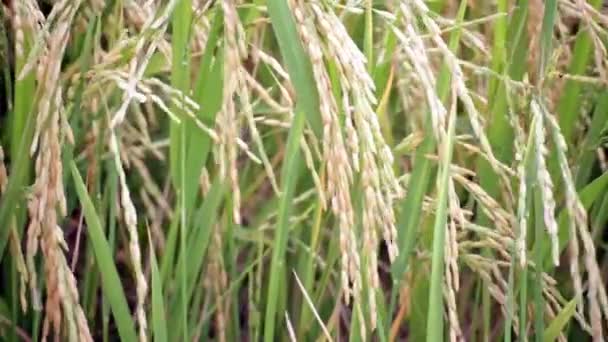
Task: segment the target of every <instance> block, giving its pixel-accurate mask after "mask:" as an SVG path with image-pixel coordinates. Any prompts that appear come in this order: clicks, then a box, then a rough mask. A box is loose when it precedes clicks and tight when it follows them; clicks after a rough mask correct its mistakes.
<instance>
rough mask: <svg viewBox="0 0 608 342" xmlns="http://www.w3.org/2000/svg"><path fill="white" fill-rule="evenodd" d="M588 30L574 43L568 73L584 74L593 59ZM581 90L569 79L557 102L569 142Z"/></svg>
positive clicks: (596, 0) (596, 2)
mask: <svg viewBox="0 0 608 342" xmlns="http://www.w3.org/2000/svg"><path fill="white" fill-rule="evenodd" d="M554 2H557V1H554ZM586 2H587V3H589V4H590V5H591V6H593V8H595V9H599V8H600V7H601V6H602V0H588V1H586ZM586 31H587V30H585V29H583V30H581V32H580V33H579V34H578V37H577V38H576V41H575V43H574V48H573V49H572V53H573V55H572V59H571V61H570V65H569V67H568V73H569V74H571V75H581V74H584V72H585V70H586V69H587V65H588V64H589V60H590V59H591V56H592V51H593V43H592V41H591V37H590V36H589V33H588V32H586ZM581 91H582V84H581V83H580V82H577V81H576V80H567V81H566V85H565V86H564V90H563V91H562V96H560V98H559V102H558V104H557V114H558V121H559V126H560V129H561V131H562V134H563V135H564V139H566V142H567V143H568V144H570V143H571V142H572V136H573V134H574V130H575V127H576V123H577V121H578V119H579V118H580V114H581V113H580V108H581V104H582V101H583V97H582V96H581ZM599 98H601V96H600V97H599Z"/></svg>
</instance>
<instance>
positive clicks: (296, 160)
mask: <svg viewBox="0 0 608 342" xmlns="http://www.w3.org/2000/svg"><path fill="white" fill-rule="evenodd" d="M303 130H304V112H302V111H299V112H297V113H296V115H295V117H294V119H293V122H292V126H291V129H290V130H289V137H288V140H287V148H286V152H285V156H286V160H285V162H284V164H283V169H282V170H281V183H282V184H281V191H282V193H281V195H280V201H279V217H278V221H277V226H276V227H277V228H276V231H275V237H274V246H273V247H272V260H271V263H270V280H269V282H268V292H267V293H268V294H267V303H266V316H265V318H264V319H265V321H264V341H266V342H272V341H274V333H275V319H276V318H277V317H276V312H277V304H278V302H277V299H278V298H277V297H278V292H279V279H280V278H279V277H280V275H281V273H283V272H282V271H283V270H284V267H285V250H286V248H287V234H288V230H289V217H290V215H291V212H292V209H293V205H292V199H293V197H294V193H295V188H296V186H297V183H298V178H299V177H300V173H301V172H300V171H301V169H300V164H301V162H302V161H301V158H300V149H299V142H300V139H301V138H302V133H303Z"/></svg>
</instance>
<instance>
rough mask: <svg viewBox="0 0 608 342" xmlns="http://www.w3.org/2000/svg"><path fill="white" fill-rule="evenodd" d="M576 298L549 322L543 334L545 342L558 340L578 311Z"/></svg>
mask: <svg viewBox="0 0 608 342" xmlns="http://www.w3.org/2000/svg"><path fill="white" fill-rule="evenodd" d="M576 302H577V300H576V298H575V299H572V300H571V301H569V302H568V304H566V305H565V306H564V307H563V308H562V310H561V311H560V312H559V313H558V314H557V316H556V317H555V319H553V321H552V322H551V324H549V326H548V327H547V329H545V333H544V336H543V342H551V341H557V338H558V337H559V334H560V333H561V332H562V330H563V329H564V328H565V327H566V324H568V322H569V321H570V319H571V318H572V316H574V313H575V312H576Z"/></svg>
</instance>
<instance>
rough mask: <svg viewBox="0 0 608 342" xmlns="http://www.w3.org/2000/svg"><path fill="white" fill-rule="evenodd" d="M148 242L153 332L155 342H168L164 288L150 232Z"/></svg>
mask: <svg viewBox="0 0 608 342" xmlns="http://www.w3.org/2000/svg"><path fill="white" fill-rule="evenodd" d="M148 241H149V246H150V268H151V273H152V275H151V280H152V281H151V283H152V331H153V333H154V341H158V342H166V341H168V339H167V318H166V316H165V303H164V299H163V286H162V281H161V278H160V272H159V270H158V263H157V262H156V253H155V252H154V247H153V246H154V244H153V243H152V236H151V235H150V231H149V230H148Z"/></svg>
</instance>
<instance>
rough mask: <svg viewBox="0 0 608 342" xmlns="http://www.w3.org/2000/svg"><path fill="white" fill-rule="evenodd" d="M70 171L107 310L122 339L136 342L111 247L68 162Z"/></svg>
mask: <svg viewBox="0 0 608 342" xmlns="http://www.w3.org/2000/svg"><path fill="white" fill-rule="evenodd" d="M70 171H71V172H72V177H73V180H74V183H75V186H76V192H77V194H78V198H79V199H80V203H81V204H82V210H83V212H84V216H85V218H86V220H87V229H86V231H87V233H88V235H89V239H90V241H91V245H92V246H93V250H94V252H95V260H96V261H97V264H98V266H99V271H100V274H101V279H102V290H103V294H104V297H105V298H107V300H108V302H109V303H110V307H111V308H112V314H113V315H114V321H115V322H116V326H117V328H118V333H119V335H120V338H121V340H122V341H127V342H136V341H137V334H136V333H135V324H134V322H133V319H132V317H131V314H130V312H129V307H128V305H127V299H126V297H125V294H124V291H123V288H122V284H121V282H120V278H119V276H118V271H117V270H116V266H115V265H114V258H113V256H112V253H111V252H110V246H109V245H108V242H107V240H106V238H105V236H104V234H103V230H102V228H101V223H100V220H99V217H98V216H97V212H96V211H95V207H94V206H93V201H92V200H91V198H90V197H89V194H88V193H87V189H86V186H85V184H84V182H83V180H82V177H81V176H80V173H79V172H78V169H77V167H76V164H75V163H74V162H73V161H72V162H71V163H70Z"/></svg>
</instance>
